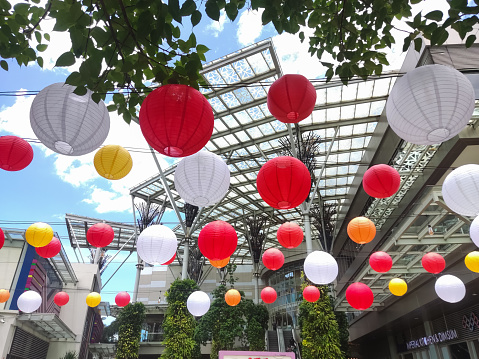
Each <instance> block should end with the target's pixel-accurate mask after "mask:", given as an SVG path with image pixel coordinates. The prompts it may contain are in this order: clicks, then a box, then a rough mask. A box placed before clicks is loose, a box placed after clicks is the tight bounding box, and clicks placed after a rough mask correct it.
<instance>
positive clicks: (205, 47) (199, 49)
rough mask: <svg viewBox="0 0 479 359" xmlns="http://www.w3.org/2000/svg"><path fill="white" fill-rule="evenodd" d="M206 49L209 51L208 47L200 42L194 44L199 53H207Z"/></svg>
mask: <svg viewBox="0 0 479 359" xmlns="http://www.w3.org/2000/svg"><path fill="white" fill-rule="evenodd" d="M208 51H210V49H209V48H208V47H207V46H205V45H201V44H200V45H198V46H196V52H197V53H199V54H204V53H207V52H208Z"/></svg>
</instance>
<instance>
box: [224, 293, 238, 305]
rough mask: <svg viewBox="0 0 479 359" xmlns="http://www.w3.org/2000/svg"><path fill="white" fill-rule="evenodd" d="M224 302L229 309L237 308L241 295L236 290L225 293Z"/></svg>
mask: <svg viewBox="0 0 479 359" xmlns="http://www.w3.org/2000/svg"><path fill="white" fill-rule="evenodd" d="M225 301H226V304H228V305H229V306H230V307H234V306H237V305H238V304H239V302H241V294H240V292H238V291H237V290H236V289H230V290H228V291H227V292H226V293H225Z"/></svg>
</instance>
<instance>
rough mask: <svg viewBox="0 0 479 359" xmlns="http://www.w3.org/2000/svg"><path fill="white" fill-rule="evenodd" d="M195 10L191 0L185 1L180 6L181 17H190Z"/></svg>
mask: <svg viewBox="0 0 479 359" xmlns="http://www.w3.org/2000/svg"><path fill="white" fill-rule="evenodd" d="M195 10H196V4H195V2H194V1H193V0H186V1H185V2H184V3H183V5H182V6H181V10H180V14H181V16H190V15H191V14H193V12H194V11H195Z"/></svg>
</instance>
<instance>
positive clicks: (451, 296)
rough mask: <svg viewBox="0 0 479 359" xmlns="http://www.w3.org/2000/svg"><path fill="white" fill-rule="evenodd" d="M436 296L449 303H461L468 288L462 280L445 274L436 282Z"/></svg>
mask: <svg viewBox="0 0 479 359" xmlns="http://www.w3.org/2000/svg"><path fill="white" fill-rule="evenodd" d="M434 289H435V290H436V294H437V296H438V297H439V298H441V299H442V300H443V301H445V302H448V303H457V302H460V301H461V300H462V299H463V298H464V296H465V295H466V287H465V286H464V283H463V282H462V280H460V279H459V278H457V277H456V276H453V275H451V274H445V275H443V276H441V277H439V278H438V279H437V280H436V284H435V285H434Z"/></svg>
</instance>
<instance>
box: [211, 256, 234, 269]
mask: <svg viewBox="0 0 479 359" xmlns="http://www.w3.org/2000/svg"><path fill="white" fill-rule="evenodd" d="M230 258H231V257H227V258H225V259H222V260H219V261H212V260H211V259H208V260H209V261H210V264H211V265H212V266H213V267H215V268H223V267H226V265H227V264H228V263H229V262H230Z"/></svg>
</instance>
